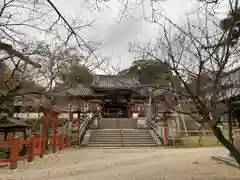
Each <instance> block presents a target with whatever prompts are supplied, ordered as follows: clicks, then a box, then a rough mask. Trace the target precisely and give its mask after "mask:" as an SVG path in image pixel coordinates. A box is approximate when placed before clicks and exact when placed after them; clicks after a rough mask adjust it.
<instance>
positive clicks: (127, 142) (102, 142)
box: [87, 129, 159, 147]
mask: <svg viewBox="0 0 240 180" xmlns="http://www.w3.org/2000/svg"><path fill="white" fill-rule="evenodd" d="M87 146H88V147H159V144H158V143H157V142H156V141H155V138H154V137H153V135H152V133H151V130H149V129H123V130H121V129H99V130H92V131H91V133H90V137H89V140H88V144H87Z"/></svg>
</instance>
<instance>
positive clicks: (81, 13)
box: [34, 0, 197, 69]
mask: <svg viewBox="0 0 240 180" xmlns="http://www.w3.org/2000/svg"><path fill="white" fill-rule="evenodd" d="M90 1H91V0H88V1H86V2H90ZM92 1H94V0H92ZM53 2H54V4H55V6H56V7H57V8H58V9H59V10H60V12H61V13H62V14H63V15H64V16H65V17H66V19H69V20H71V19H72V18H74V19H81V20H82V21H83V22H86V23H87V22H89V21H92V20H96V22H95V23H94V24H93V26H92V27H90V28H87V29H84V30H83V31H82V33H81V36H83V37H84V38H85V39H88V38H91V39H94V40H103V42H104V45H103V47H102V48H101V49H100V50H99V51H98V54H99V55H101V56H103V57H106V56H111V57H112V58H111V62H110V64H111V65H112V66H114V65H115V66H116V65H120V66H121V69H124V68H126V67H128V66H129V65H131V63H132V61H133V59H134V56H136V54H135V55H134V54H131V53H129V42H131V41H137V42H139V43H144V42H146V41H148V40H150V39H151V38H152V37H156V35H157V34H158V32H159V30H158V27H157V26H156V25H154V24H151V23H149V22H148V21H147V20H146V19H145V18H144V17H146V16H148V15H149V14H150V13H151V10H150V8H149V2H150V1H148V0H145V1H144V2H145V4H144V8H143V7H142V6H141V5H137V4H136V2H137V1H136V0H130V1H129V2H131V4H129V8H130V9H129V12H130V14H131V17H130V16H125V17H123V18H122V19H121V20H120V16H121V12H122V10H123V4H121V3H120V2H119V1H118V0H110V1H109V2H106V4H105V5H106V6H103V5H102V8H101V11H100V12H99V11H98V10H97V9H96V10H94V9H93V8H90V6H89V4H88V3H83V1H81V0H80V1H79V0H67V1H66V0H53ZM196 6H197V3H196V0H166V1H164V2H163V3H161V8H162V9H163V10H164V13H165V15H166V16H168V17H169V18H170V19H172V20H173V21H175V22H181V21H182V20H183V19H184V17H185V14H186V12H187V11H188V12H195V11H196ZM143 12H144V14H143ZM125 15H127V13H125ZM34 36H35V37H36V38H37V39H38V38H40V37H41V36H38V35H36V34H35V33H34Z"/></svg>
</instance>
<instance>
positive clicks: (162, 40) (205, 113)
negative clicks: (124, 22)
mask: <svg viewBox="0 0 240 180" xmlns="http://www.w3.org/2000/svg"><path fill="white" fill-rule="evenodd" d="M237 5H238V2H237V1H236V2H235V3H234V4H231V7H232V9H231V13H232V19H233V21H232V24H231V26H230V27H229V28H228V29H227V30H224V31H223V30H222V29H221V28H220V27H219V22H216V21H215V20H216V18H214V16H213V15H212V14H211V15H210V14H208V12H206V14H205V18H204V20H203V18H200V19H197V20H196V19H195V21H194V20H192V19H190V18H188V21H187V23H186V24H185V25H183V26H180V25H177V24H175V23H173V22H172V21H171V20H169V19H167V18H166V17H165V20H166V21H167V22H168V23H169V24H170V27H171V28H169V29H168V28H167V26H166V24H165V25H163V24H161V22H159V21H155V23H157V24H159V26H160V27H161V28H162V29H163V36H161V37H158V38H157V39H156V42H154V43H153V44H149V43H148V44H147V46H143V47H141V46H137V45H136V46H135V47H134V50H135V52H139V53H145V54H146V55H147V56H149V57H151V58H154V59H155V60H157V61H167V62H169V63H170V64H171V69H172V71H173V72H174V73H175V74H176V76H177V77H178V79H179V80H180V81H181V83H182V86H183V87H184V92H178V93H179V94H181V96H182V97H185V100H188V101H189V103H191V104H192V107H193V109H187V111H185V112H180V113H184V114H187V115H190V116H191V117H193V118H194V119H195V120H196V121H197V122H198V123H200V124H207V125H208V126H209V127H210V128H211V130H212V131H213V133H214V135H215V136H216V138H217V139H218V140H219V141H220V142H221V143H222V144H223V145H224V146H225V147H226V148H227V149H228V150H229V151H230V152H231V154H232V155H233V156H234V157H235V159H236V161H237V162H238V163H239V164H240V153H239V151H238V150H237V149H236V148H235V146H234V145H233V144H232V143H231V141H230V140H228V139H226V138H225V137H224V135H223V134H222V132H221V130H220V128H219V127H218V123H219V119H220V117H221V115H222V114H224V113H225V112H226V111H227V106H228V105H229V102H230V100H231V97H230V96H229V91H231V92H232V90H233V89H236V88H239V83H238V82H239V79H240V77H235V80H234V81H233V79H232V78H227V77H228V76H227V75H226V72H227V71H229V70H231V69H233V68H234V66H236V65H239V63H240V61H239V59H238V56H239V43H238V42H237V41H233V36H232V35H233V32H234V29H235V27H236V18H235V17H236V12H237V9H238V6H237ZM213 19H214V21H213ZM196 22H201V23H196ZM170 29H171V31H170ZM204 74H205V75H206V74H207V77H209V78H211V79H210V80H208V81H206V80H204V78H203V75H204ZM193 79H194V81H195V82H194V83H193ZM226 79H227V80H226ZM207 82H208V83H207ZM193 84H194V86H193ZM231 96H234V95H233V94H231Z"/></svg>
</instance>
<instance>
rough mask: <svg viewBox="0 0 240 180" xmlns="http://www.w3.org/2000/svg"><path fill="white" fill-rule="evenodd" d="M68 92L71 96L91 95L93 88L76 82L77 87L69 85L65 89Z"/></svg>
mask: <svg viewBox="0 0 240 180" xmlns="http://www.w3.org/2000/svg"><path fill="white" fill-rule="evenodd" d="M67 92H68V94H70V95H73V96H81V95H84V96H91V95H93V90H92V89H91V88H89V87H85V86H83V85H81V84H78V85H77V87H71V88H70V89H68V90H67Z"/></svg>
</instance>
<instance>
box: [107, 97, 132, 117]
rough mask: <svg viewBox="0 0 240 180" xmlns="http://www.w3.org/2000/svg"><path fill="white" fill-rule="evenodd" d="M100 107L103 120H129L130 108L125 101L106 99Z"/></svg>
mask: <svg viewBox="0 0 240 180" xmlns="http://www.w3.org/2000/svg"><path fill="white" fill-rule="evenodd" d="M102 106H103V107H102V117H103V118H130V116H131V110H132V108H131V106H129V105H128V103H127V100H123V99H121V100H119V99H107V100H105V103H104V104H103V105H102Z"/></svg>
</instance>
